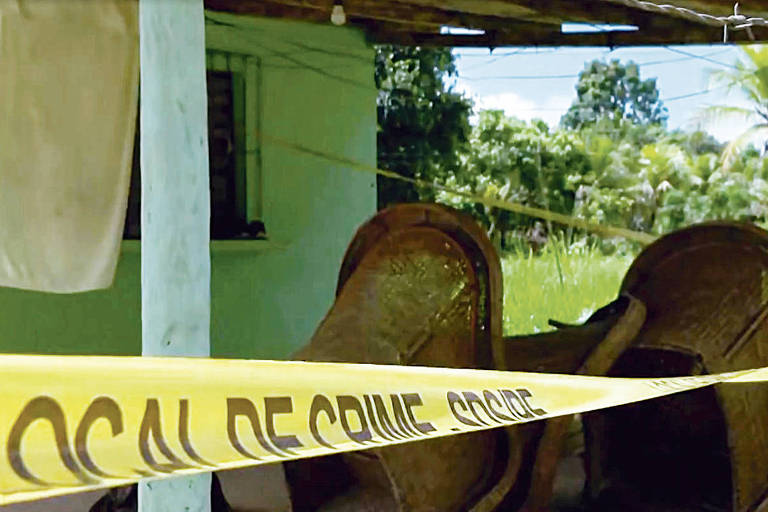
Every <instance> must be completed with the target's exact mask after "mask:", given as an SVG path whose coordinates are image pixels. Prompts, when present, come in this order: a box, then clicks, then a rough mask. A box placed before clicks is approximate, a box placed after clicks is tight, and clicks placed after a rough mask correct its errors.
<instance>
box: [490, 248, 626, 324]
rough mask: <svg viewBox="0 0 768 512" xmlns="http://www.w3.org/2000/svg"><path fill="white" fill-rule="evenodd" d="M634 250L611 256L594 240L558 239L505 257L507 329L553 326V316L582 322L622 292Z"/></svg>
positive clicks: (505, 317)
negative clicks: (534, 250) (536, 252)
mask: <svg viewBox="0 0 768 512" xmlns="http://www.w3.org/2000/svg"><path fill="white" fill-rule="evenodd" d="M633 258H634V256H632V255H614V256H605V255H603V254H601V253H600V252H599V251H598V250H597V249H594V248H591V247H588V246H580V247H579V246H570V247H567V246H565V245H564V244H562V243H559V242H554V243H550V244H548V245H547V246H546V247H545V248H544V250H543V251H542V252H541V253H540V254H539V255H532V254H531V253H530V252H528V253H524V252H522V251H515V252H513V253H508V254H506V255H505V256H504V257H503V258H502V262H501V264H502V272H503V275H504V334H505V335H515V334H529V333H536V332H544V331H551V330H554V328H552V327H550V326H549V325H547V320H549V319H550V318H552V319H555V320H559V321H561V322H566V323H581V322H582V321H584V320H586V319H587V318H588V317H589V315H590V314H591V313H592V312H593V311H594V310H596V309H598V308H599V307H601V306H604V305H605V304H607V303H609V302H611V301H612V300H613V299H615V298H616V295H617V293H618V291H619V286H620V285H621V280H622V279H623V277H624V274H625V273H626V271H627V269H628V268H629V265H630V264H631V263H632V260H633Z"/></svg>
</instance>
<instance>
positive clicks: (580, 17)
mask: <svg viewBox="0 0 768 512" xmlns="http://www.w3.org/2000/svg"><path fill="white" fill-rule="evenodd" d="M205 3H206V7H208V8H209V9H214V10H222V11H229V12H235V13H240V14H249V15H254V16H267V17H280V18H289V19H300V20H305V21H311V22H318V23H329V20H330V13H331V10H332V8H333V4H334V0H205ZM677 3H678V4H679V5H681V6H685V7H688V8H692V9H695V10H698V11H700V12H708V13H710V14H716V15H723V14H729V13H731V12H732V11H733V6H732V4H730V6H728V5H726V4H727V3H728V2H726V1H725V0H681V1H680V2H677ZM761 4H762V2H761ZM343 5H344V10H345V12H346V14H347V19H348V23H349V24H350V25H353V26H358V27H361V28H363V29H364V30H365V31H366V32H367V33H368V34H369V36H370V38H371V40H372V41H374V42H381V43H393V44H407V45H413V44H419V45H439V46H479V47H498V46H593V45H600V46H603V45H607V46H623V45H658V44H694V43H717V42H719V41H721V38H722V32H721V31H719V30H718V28H717V27H711V26H707V25H703V24H699V23H696V22H693V21H690V20H686V19H682V18H680V17H676V16H672V15H665V14H657V13H650V12H647V11H645V10H642V9H638V8H632V7H627V6H626V5H622V4H621V2H619V1H618V0H487V1H485V0H484V1H480V0H343ZM758 7H759V10H758V11H757V12H753V13H749V15H758V16H759V15H763V14H766V13H763V12H761V11H768V6H758ZM566 22H577V23H593V24H604V23H607V24H623V25H634V26H637V27H638V28H639V30H638V31H635V32H610V33H609V32H599V33H581V34H573V33H570V34H564V33H562V31H561V25H562V23H566ZM445 26H450V27H462V28H469V29H481V30H484V31H485V33H484V34H482V35H475V36H469V35H462V36H457V35H448V34H441V33H440V32H441V28H442V27H445ZM753 32H754V34H755V35H756V36H757V39H758V40H768V30H766V29H762V28H759V29H754V30H753ZM746 38H747V35H746V34H745V33H743V32H742V33H732V34H731V37H730V41H731V42H734V41H736V42H738V41H745V40H746Z"/></svg>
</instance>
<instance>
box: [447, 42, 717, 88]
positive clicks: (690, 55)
mask: <svg viewBox="0 0 768 512" xmlns="http://www.w3.org/2000/svg"><path fill="white" fill-rule="evenodd" d="M664 48H665V49H667V50H670V51H673V52H675V53H682V54H683V55H686V57H685V58H677V59H662V60H653V61H647V62H639V63H636V64H637V67H639V68H642V67H648V66H657V65H660V64H670V63H673V62H684V61H687V60H693V59H704V60H707V61H710V62H715V63H718V64H720V65H723V66H728V64H725V63H722V62H720V61H716V60H713V59H709V58H708V57H710V56H712V55H718V54H721V53H725V52H727V51H730V50H720V51H717V52H712V53H709V54H706V55H696V54H693V53H688V52H682V51H677V50H675V49H673V48H669V47H666V46H665V47H664ZM477 67H480V66H477ZM471 69H474V68H471ZM578 77H579V74H578V73H576V74H567V75H497V76H485V77H462V79H463V80H468V81H475V82H476V81H481V80H534V79H537V78H540V79H542V80H555V79H565V78H578Z"/></svg>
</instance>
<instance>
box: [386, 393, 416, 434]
mask: <svg viewBox="0 0 768 512" xmlns="http://www.w3.org/2000/svg"><path fill="white" fill-rule="evenodd" d="M389 399H390V400H391V401H392V412H393V413H394V414H395V421H396V422H397V426H398V427H400V431H401V432H402V433H403V435H404V436H405V437H416V436H418V433H417V432H416V430H415V429H413V428H412V427H411V426H410V425H409V424H408V419H407V418H406V417H405V411H403V406H402V405H401V404H400V396H399V395H389Z"/></svg>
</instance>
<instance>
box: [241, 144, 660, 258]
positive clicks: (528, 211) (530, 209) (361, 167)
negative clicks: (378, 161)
mask: <svg viewBox="0 0 768 512" xmlns="http://www.w3.org/2000/svg"><path fill="white" fill-rule="evenodd" d="M256 135H257V136H258V137H259V138H260V139H262V140H263V141H265V142H269V143H270V144H274V145H276V146H280V147H283V148H285V149H290V150H292V151H297V152H299V153H304V154H307V155H312V156H316V157H318V158H322V159H324V160H328V161H329V162H334V163H337V164H341V165H344V166H346V167H348V168H350V169H352V170H355V171H358V172H365V173H369V174H376V175H379V176H384V177H385V178H389V179H393V180H397V181H403V182H405V183H411V184H412V185H417V186H419V187H425V188H431V189H434V190H438V191H440V192H445V193H447V194H451V195H454V196H457V197H462V198H464V199H467V200H468V201H472V202H475V203H478V204H482V205H485V206H489V207H491V208H499V209H501V210H507V211H510V212H514V213H519V214H521V215H526V216H528V217H534V218H537V219H543V220H547V221H550V222H556V223H559V224H563V225H565V226H571V227H575V228H579V229H583V230H585V231H589V232H590V233H595V234H597V235H600V236H606V237H622V238H624V239H626V240H632V241H635V242H638V243H640V244H642V245H648V244H651V243H653V242H654V241H655V240H656V238H657V237H656V236H654V235H651V234H649V233H643V232H642V231H634V230H632V229H627V228H621V227H618V226H608V225H605V224H595V223H593V222H588V221H586V220H584V219H580V218H578V217H573V216H571V215H565V214H562V213H557V212H553V211H551V210H545V209H544V208H536V207H534V206H528V205H524V204H521V203H516V202H513V201H506V200H504V199H499V198H495V197H485V196H480V195H477V194H471V193H468V192H463V191H461V190H456V189H453V188H450V187H446V186H445V185H440V184H438V183H433V182H431V181H427V180H422V179H418V178H409V177H408V176H403V175H401V174H398V173H396V172H393V171H389V170H386V169H379V168H378V167H375V166H372V165H367V164H364V163H362V162H358V161H357V160H353V159H351V158H347V157H344V156H338V155H334V154H331V153H328V152H325V151H321V150H319V149H314V148H309V147H307V146H304V145H302V144H297V143H295V142H291V141H288V140H285V139H282V138H280V137H274V136H272V135H269V134H266V133H263V132H257V133H256Z"/></svg>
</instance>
